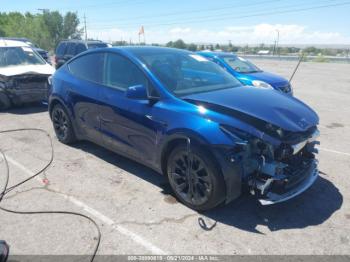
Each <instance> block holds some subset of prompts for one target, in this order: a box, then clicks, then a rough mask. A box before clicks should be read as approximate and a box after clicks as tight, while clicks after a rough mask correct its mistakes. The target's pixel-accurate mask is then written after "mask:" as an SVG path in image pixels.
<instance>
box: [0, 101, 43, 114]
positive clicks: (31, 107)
mask: <svg viewBox="0 0 350 262" xmlns="http://www.w3.org/2000/svg"><path fill="white" fill-rule="evenodd" d="M46 111H47V105H44V104H37V103H36V104H28V105H22V106H15V107H11V108H9V109H6V110H0V113H8V114H14V115H29V114H36V113H42V112H46Z"/></svg>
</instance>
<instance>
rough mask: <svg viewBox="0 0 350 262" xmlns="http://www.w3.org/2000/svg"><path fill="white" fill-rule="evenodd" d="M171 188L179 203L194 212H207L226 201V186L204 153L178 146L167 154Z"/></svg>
mask: <svg viewBox="0 0 350 262" xmlns="http://www.w3.org/2000/svg"><path fill="white" fill-rule="evenodd" d="M167 173H168V178H169V182H170V185H171V187H172V189H173V191H174V193H175V195H176V196H177V197H178V199H179V200H180V201H181V202H182V203H184V204H185V205H187V206H189V207H190V208H192V209H195V210H202V211H203V210H208V209H211V208H214V207H216V206H217V205H219V204H220V203H221V202H222V201H223V200H224V198H225V182H224V180H223V177H222V175H221V173H220V172H219V169H218V168H216V165H215V162H214V160H213V159H211V158H210V157H209V156H208V155H207V154H206V153H205V151H203V150H202V149H200V148H199V147H197V146H191V153H190V154H189V153H188V152H187V146H186V145H179V146H177V147H175V149H174V150H173V151H172V152H171V153H170V155H169V158H168V162H167Z"/></svg>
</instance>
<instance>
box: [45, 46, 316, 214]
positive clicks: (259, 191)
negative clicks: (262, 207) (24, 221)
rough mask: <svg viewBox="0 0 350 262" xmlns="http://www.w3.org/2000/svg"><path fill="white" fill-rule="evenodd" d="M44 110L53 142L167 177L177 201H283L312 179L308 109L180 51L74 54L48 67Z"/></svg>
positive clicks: (312, 125) (200, 204)
mask: <svg viewBox="0 0 350 262" xmlns="http://www.w3.org/2000/svg"><path fill="white" fill-rule="evenodd" d="M51 84H52V87H51V90H50V97H49V113H50V117H51V119H52V122H53V127H54V130H55V133H56V135H57V138H58V139H59V140H60V141H61V142H63V143H65V144H69V143H73V142H74V141H76V140H90V141H92V142H95V143H97V144H99V145H101V146H103V147H106V148H107V149H110V150H112V151H115V152H117V153H119V154H122V155H125V156H127V157H129V158H131V159H133V160H135V161H138V162H140V163H142V164H144V165H147V166H149V167H151V168H153V169H154V170H156V171H158V172H159V173H162V174H164V175H166V176H167V178H168V179H169V182H170V185H171V187H172V189H173V191H174V194H175V195H176V196H177V198H178V199H179V200H180V201H182V202H183V203H184V204H185V205H187V206H189V207H191V208H193V209H196V210H208V209H211V208H214V207H215V206H217V205H219V204H220V203H224V202H225V203H228V202H230V201H232V200H234V199H236V198H237V197H238V196H240V195H241V193H242V189H243V188H245V187H246V188H248V189H249V191H250V192H251V193H252V194H254V195H256V196H257V198H258V199H259V200H260V202H261V203H262V204H274V203H278V202H281V201H285V200H287V199H290V198H292V197H294V196H296V195H298V194H300V193H301V192H303V191H305V190H306V189H307V188H309V187H310V186H311V185H312V184H313V183H314V181H315V180H316V179H317V177H318V170H317V160H316V158H315V153H316V152H317V150H316V149H315V146H316V145H317V144H318V141H317V136H318V134H319V133H318V129H317V124H318V122H319V119H318V116H317V114H316V113H315V112H314V111H313V110H312V109H311V108H310V107H308V106H307V105H305V104H304V103H303V102H301V101H300V100H298V99H296V98H293V97H289V96H286V95H283V94H282V93H280V92H277V91H275V90H271V89H261V88H256V87H252V88H246V87H243V86H242V84H241V83H240V82H239V81H238V80H237V79H236V78H234V77H233V76H232V75H231V74H229V73H228V72H226V71H225V70H224V69H223V68H221V67H220V66H218V65H217V64H215V63H213V62H211V61H208V60H207V59H206V58H204V57H202V56H200V55H198V54H195V53H192V52H188V51H184V50H177V49H169V48H160V47H120V48H104V49H95V50H91V51H87V52H84V53H82V54H80V55H78V56H77V57H75V58H73V59H72V60H70V61H69V62H68V63H66V64H65V65H63V66H62V67H61V68H60V69H59V70H57V71H56V73H55V74H54V76H53V78H52V83H51Z"/></svg>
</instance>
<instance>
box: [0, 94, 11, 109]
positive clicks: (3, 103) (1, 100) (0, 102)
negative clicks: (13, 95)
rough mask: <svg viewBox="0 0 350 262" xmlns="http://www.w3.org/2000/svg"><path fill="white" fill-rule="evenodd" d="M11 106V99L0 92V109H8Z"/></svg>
mask: <svg viewBox="0 0 350 262" xmlns="http://www.w3.org/2000/svg"><path fill="white" fill-rule="evenodd" d="M10 106H11V101H10V99H9V98H8V97H7V95H5V94H3V93H0V110H5V109H8V108H9V107H10Z"/></svg>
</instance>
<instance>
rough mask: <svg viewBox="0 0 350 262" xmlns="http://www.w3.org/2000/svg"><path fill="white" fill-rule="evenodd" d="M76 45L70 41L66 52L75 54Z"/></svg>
mask: <svg viewBox="0 0 350 262" xmlns="http://www.w3.org/2000/svg"><path fill="white" fill-rule="evenodd" d="M75 47H76V44H75V43H68V46H67V51H66V54H67V55H72V56H74V55H75Z"/></svg>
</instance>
